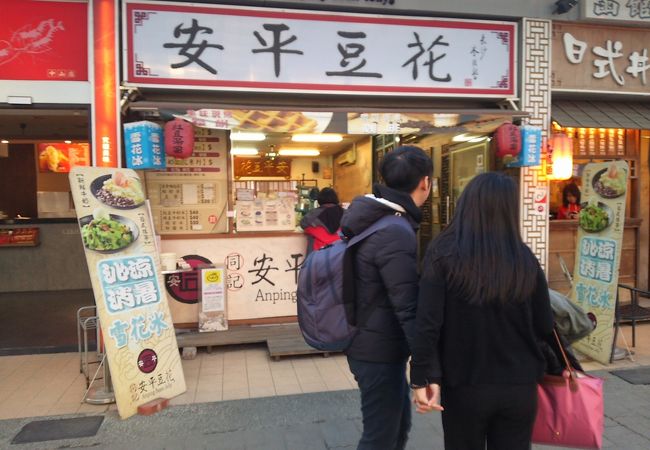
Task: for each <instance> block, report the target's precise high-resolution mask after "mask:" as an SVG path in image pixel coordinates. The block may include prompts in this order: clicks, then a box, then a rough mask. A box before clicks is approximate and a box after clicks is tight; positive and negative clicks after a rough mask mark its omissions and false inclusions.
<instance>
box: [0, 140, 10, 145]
mask: <svg viewBox="0 0 650 450" xmlns="http://www.w3.org/2000/svg"><path fill="white" fill-rule="evenodd" d="M8 143H9V141H8V140H6V139H3V140H1V141H0V144H8Z"/></svg>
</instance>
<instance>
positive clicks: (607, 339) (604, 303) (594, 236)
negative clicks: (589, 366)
mask: <svg viewBox="0 0 650 450" xmlns="http://www.w3.org/2000/svg"><path fill="white" fill-rule="evenodd" d="M628 175H629V168H628V165H627V163H626V162H625V161H615V162H607V163H598V164H587V165H586V166H585V169H584V172H583V175H582V194H583V195H582V200H583V203H582V204H581V207H582V209H581V211H580V217H579V219H578V223H579V227H578V247H577V248H578V252H577V255H576V262H575V268H574V271H573V274H574V281H573V288H572V290H571V300H572V301H573V302H574V303H576V304H577V305H578V306H580V307H581V308H583V309H584V310H585V312H587V314H588V315H589V317H590V318H591V320H593V321H595V322H596V329H595V330H594V331H593V332H592V333H591V334H589V335H588V336H587V337H585V338H584V339H582V340H580V341H578V342H577V343H576V344H575V347H576V348H577V349H578V350H579V351H581V352H582V353H584V354H586V355H588V356H591V357H592V358H594V359H595V360H596V361H599V362H601V363H603V364H608V363H609V361H610V356H611V351H612V345H613V340H614V315H615V312H616V311H615V308H616V292H617V286H618V270H619V265H620V260H621V247H622V242H623V229H624V225H625V198H626V194H627V180H628Z"/></svg>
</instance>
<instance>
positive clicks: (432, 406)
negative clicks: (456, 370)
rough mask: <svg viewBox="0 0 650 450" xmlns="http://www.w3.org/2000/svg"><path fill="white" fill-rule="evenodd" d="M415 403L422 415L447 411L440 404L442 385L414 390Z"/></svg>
mask: <svg viewBox="0 0 650 450" xmlns="http://www.w3.org/2000/svg"><path fill="white" fill-rule="evenodd" d="M413 403H414V404H415V410H416V411H417V412H419V413H420V414H425V413H428V412H431V411H443V410H444V409H445V408H443V407H442V405H441V404H440V385H439V384H435V383H431V384H430V385H428V386H426V387H423V388H417V389H413Z"/></svg>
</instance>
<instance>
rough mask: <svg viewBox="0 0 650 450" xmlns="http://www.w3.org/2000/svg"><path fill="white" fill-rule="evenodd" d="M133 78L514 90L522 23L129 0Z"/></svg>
mask: <svg viewBox="0 0 650 450" xmlns="http://www.w3.org/2000/svg"><path fill="white" fill-rule="evenodd" d="M124 20H125V27H124V29H125V33H126V34H125V39H124V40H125V42H126V43H127V65H126V66H127V67H126V73H125V78H126V80H127V81H128V82H130V83H133V84H136V85H143V86H160V87H181V88H188V87H192V86H202V87H204V88H213V89H229V90H232V89H248V90H258V91H269V90H276V91H289V92H292V91H293V92H295V91H299V92H305V91H309V92H329V93H347V94H357V93H358V94H362V93H363V94H368V93H376V94H402V95H404V94H411V95H436V94H438V95H451V94H453V95H471V96H492V97H507V96H511V95H514V92H515V86H516V82H515V72H516V70H515V53H516V42H517V36H516V31H515V30H516V25H515V24H514V23H508V22H487V21H458V20H449V19H420V18H414V17H400V18H392V17H382V16H370V15H352V14H340V13H317V12H310V11H298V12H289V11H286V10H277V9H275V10H274V9H261V8H237V7H218V6H189V5H182V4H169V3H165V4H153V3H137V2H127V5H126V8H125V16H124Z"/></svg>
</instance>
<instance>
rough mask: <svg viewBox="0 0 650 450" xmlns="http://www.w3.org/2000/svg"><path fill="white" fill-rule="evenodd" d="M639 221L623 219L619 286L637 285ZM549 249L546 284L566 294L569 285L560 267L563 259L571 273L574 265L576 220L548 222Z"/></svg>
mask: <svg viewBox="0 0 650 450" xmlns="http://www.w3.org/2000/svg"><path fill="white" fill-rule="evenodd" d="M641 223H642V221H641V219H630V218H628V219H626V220H625V231H624V232H623V248H622V253H621V265H620V269H619V278H618V279H619V283H625V284H632V285H636V283H637V276H638V268H637V260H638V259H637V252H638V248H637V246H638V244H637V243H638V234H639V228H640V227H641ZM548 234H549V239H548V240H549V250H548V282H549V287H550V288H552V289H555V290H557V291H559V292H561V293H563V294H565V293H567V292H569V290H570V289H571V286H570V284H569V281H568V280H567V279H566V277H565V276H564V273H563V272H562V268H561V266H560V260H561V259H563V260H564V262H565V263H566V266H567V268H568V269H569V272H570V273H573V266H574V264H575V250H576V243H577V234H578V221H577V220H552V221H551V222H549V233H548Z"/></svg>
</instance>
